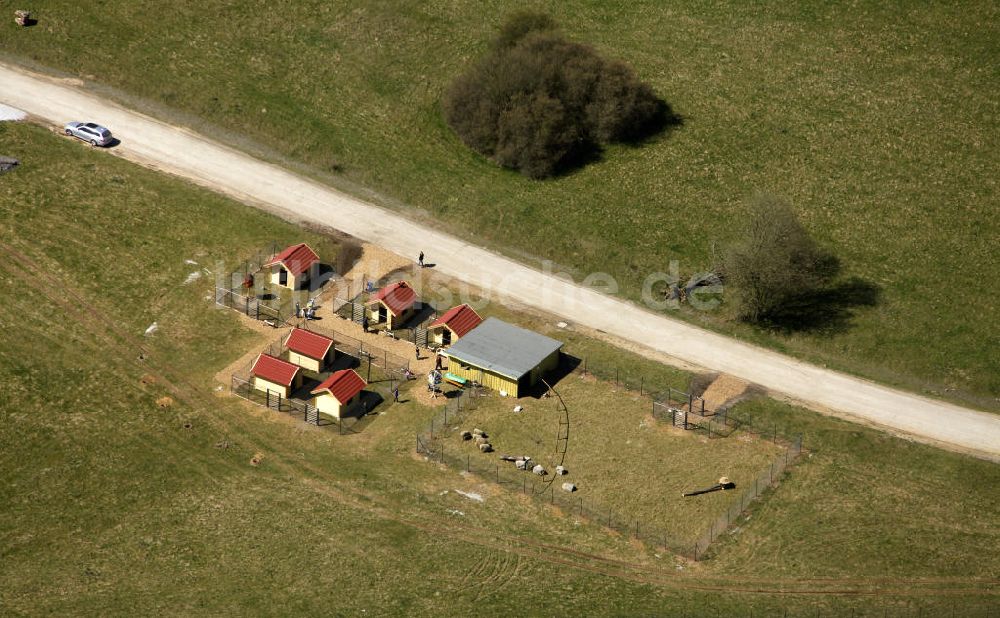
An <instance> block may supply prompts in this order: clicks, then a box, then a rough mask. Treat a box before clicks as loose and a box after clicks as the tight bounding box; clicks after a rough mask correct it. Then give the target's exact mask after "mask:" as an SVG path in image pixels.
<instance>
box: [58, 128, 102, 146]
mask: <svg viewBox="0 0 1000 618" xmlns="http://www.w3.org/2000/svg"><path fill="white" fill-rule="evenodd" d="M66 135H70V136H72V137H76V138H79V139H82V140H83V141H85V142H89V143H90V145H91V146H107V145H108V144H110V143H111V142H112V140H113V139H114V138H112V137H111V131H108V130H107V129H105V128H104V127H102V126H101V125H99V124H94V123H93V122H70V123H68V124H67V125H66Z"/></svg>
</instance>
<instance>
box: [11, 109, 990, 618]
mask: <svg viewBox="0 0 1000 618" xmlns="http://www.w3.org/2000/svg"><path fill="white" fill-rule="evenodd" d="M0 145H2V146H3V150H4V151H5V152H7V153H10V154H13V155H14V156H17V157H18V158H20V159H21V160H22V162H23V163H22V166H20V167H19V168H18V169H17V170H16V171H14V172H11V173H9V174H5V175H3V176H0V239H2V244H0V251H2V253H3V260H2V261H0V283H2V285H3V286H4V289H5V293H4V294H3V295H2V296H0V402H2V405H0V445H2V448H0V468H2V469H3V470H4V474H3V477H2V481H0V613H2V614H4V615H40V614H56V615H124V614H128V615H135V614H157V615H185V616H190V615H219V614H295V615H313V614H322V615H330V614H337V615H358V614H362V613H367V614H369V615H400V616H403V615H405V616H413V615H442V614H446V615H470V614H477V615H480V614H482V613H483V612H504V613H517V614H520V615H533V614H550V615H551V614H554V615H573V614H578V615H582V614H587V615H660V614H684V613H687V614H691V615H705V614H708V615H713V614H718V615H738V613H739V612H742V613H746V612H748V611H752V612H753V613H754V615H781V614H782V613H783V612H786V611H787V612H788V615H797V614H796V612H798V613H804V614H805V615H810V616H812V615H816V614H817V613H819V615H843V614H844V613H845V612H850V611H856V612H857V614H856V615H859V616H860V615H883V612H885V615H890V616H892V615H900V616H901V615H910V614H906V613H905V612H911V613H912V612H914V611H918V610H919V611H922V612H924V615H933V614H934V613H936V612H944V611H947V610H948V609H950V608H954V607H956V603H960V604H961V607H962V608H963V610H964V611H965V612H966V615H979V616H985V615H986V612H987V611H988V610H989V609H990V608H991V607H995V605H996V602H997V596H996V595H997V588H996V573H997V572H998V570H1000V562H998V561H1000V538H998V536H997V533H996V529H995V523H996V519H997V515H998V512H1000V503H998V496H997V495H996V492H991V491H987V489H988V488H990V487H995V486H996V485H997V483H998V482H1000V478H998V474H1000V472H998V467H997V466H995V465H993V464H989V463H986V462H982V461H978V460H974V459H970V458H966V457H962V456H959V455H955V454H951V453H946V452H943V451H939V450H935V449H932V448H930V447H925V446H920V445H913V444H910V443H907V442H904V441H902V440H898V439H895V438H891V437H888V436H886V435H884V434H881V433H878V432H874V431H872V430H869V429H865V428H861V427H858V426H854V425H849V424H846V423H843V422H840V421H836V420H832V419H829V418H825V417H821V416H819V415H816V414H813V413H810V412H806V411H803V410H800V409H796V408H788V407H784V406H780V405H778V404H774V403H771V402H767V401H759V402H748V403H746V404H742V405H753V406H756V408H755V416H756V415H757V414H761V415H771V416H773V418H774V420H775V422H778V423H779V424H780V425H782V426H787V428H788V431H790V432H791V431H795V430H796V429H800V430H802V431H804V432H805V434H806V441H805V443H806V447H807V448H809V449H811V450H812V453H813V455H812V457H809V458H807V459H805V460H804V461H803V462H802V463H801V464H800V465H799V466H797V467H795V468H794V469H793V471H792V472H791V474H790V475H789V476H788V477H787V478H786V479H785V480H784V482H783V483H782V485H781V486H780V487H779V488H778V489H777V490H776V491H775V492H774V494H773V495H771V496H770V497H769V498H768V500H767V501H765V502H762V503H760V504H756V505H754V506H753V507H752V508H751V509H750V510H749V512H748V514H749V516H750V517H749V519H748V521H746V522H745V523H743V524H741V525H740V527H739V529H738V532H735V533H734V534H732V535H731V539H729V540H726V541H723V542H720V543H718V544H717V545H715V546H713V550H712V552H713V555H712V558H711V559H710V560H708V561H704V562H699V563H689V562H686V561H683V560H680V559H677V558H674V557H672V556H670V555H657V554H656V553H654V550H653V549H652V548H645V547H641V546H636V545H633V544H632V543H629V542H627V541H625V540H623V539H620V538H617V537H615V536H613V535H609V534H607V533H606V532H604V531H603V530H602V529H601V528H600V526H598V525H595V524H592V523H590V522H587V521H579V520H576V519H574V518H573V517H569V516H567V515H565V514H563V513H559V512H558V511H556V510H553V509H550V508H548V507H546V506H545V505H544V504H541V503H539V502H536V501H532V500H530V499H527V498H525V497H523V496H519V495H517V494H516V493H514V492H508V491H504V490H501V489H499V488H497V487H495V486H493V485H492V484H490V483H488V482H485V481H483V480H481V479H477V478H474V477H473V478H468V477H464V476H462V475H460V474H458V473H457V472H456V471H454V470H448V469H444V468H441V467H440V466H438V465H436V464H433V463H429V462H426V461H423V460H422V459H421V458H419V457H416V456H415V455H414V453H413V436H414V433H415V432H416V431H417V429H418V428H420V427H423V426H424V425H425V424H426V422H427V421H428V419H430V418H431V417H432V416H433V414H434V412H435V411H434V410H431V409H429V408H426V407H423V406H421V405H420V404H418V403H416V402H415V401H410V402H409V403H402V404H390V405H387V406H385V407H384V408H383V409H382V410H381V411H382V412H383V414H381V415H380V416H378V417H375V418H374V419H373V421H372V422H371V423H370V424H368V425H367V427H366V428H365V430H364V431H363V432H362V433H360V434H357V435H353V436H340V435H338V434H337V433H336V432H334V431H328V430H321V429H317V428H314V427H311V426H307V425H304V424H301V423H299V422H297V421H293V420H291V419H289V418H288V417H286V416H283V415H278V414H275V413H272V412H270V411H267V410H265V409H263V408H258V407H253V406H249V405H247V404H245V403H244V402H242V401H239V400H236V399H234V398H232V397H229V396H227V395H226V393H225V392H220V391H218V390H217V388H218V387H219V385H218V384H216V383H215V382H214V380H213V376H214V374H215V373H216V372H217V371H219V370H220V369H221V368H222V367H225V366H226V365H228V364H230V363H232V362H233V361H235V360H236V359H238V358H239V357H240V356H242V355H243V354H244V353H245V352H246V351H248V350H250V349H253V348H254V347H255V346H261V345H263V344H264V343H266V342H269V340H270V339H269V337H270V336H271V333H268V334H267V335H261V334H259V333H257V332H255V331H251V330H249V329H247V328H245V327H244V326H243V325H242V323H241V322H240V319H239V316H237V315H236V313H235V312H232V311H227V310H217V309H215V308H214V306H213V303H212V302H211V299H210V298H206V296H207V295H208V292H209V290H210V286H211V281H210V278H209V277H208V276H207V275H206V276H205V277H203V278H201V279H199V280H196V281H194V282H191V283H189V284H187V285H185V284H183V281H184V280H185V279H186V278H187V276H188V275H189V273H190V271H191V268H192V266H191V265H190V264H187V263H186V262H185V260H188V259H191V260H195V261H198V262H199V263H200V264H215V263H216V262H217V261H225V262H228V263H235V262H237V261H238V260H240V259H241V258H242V257H245V256H246V255H248V254H249V253H250V252H252V251H256V249H257V248H258V247H260V246H264V245H266V244H267V243H268V242H270V241H272V240H276V241H278V242H290V241H292V240H298V239H305V240H309V241H310V242H314V243H316V245H315V246H321V247H324V248H323V249H322V250H321V253H325V252H332V251H335V250H336V242H335V241H332V240H329V239H325V238H322V237H317V236H315V235H314V234H312V233H310V232H307V231H304V230H301V229H297V228H295V227H294V226H291V225H289V224H287V223H284V222H281V221H279V220H277V219H275V218H274V217H271V216H269V215H267V214H264V213H261V212H258V211H256V210H254V209H251V208H248V207H244V206H241V205H239V204H237V203H234V202H232V201H230V200H227V199H223V198H221V197H218V196H216V195H213V194H211V193H208V192H206V191H203V190H201V189H198V188H195V187H192V186H189V185H186V184H183V183H180V182H178V181H176V180H175V179H172V178H169V177H165V176H160V175H157V174H156V173H154V172H151V171H148V170H145V169H141V168H138V167H136V166H134V165H132V164H130V163H128V162H125V161H122V160H119V159H117V158H115V157H112V156H109V154H108V153H106V152H101V151H97V150H93V149H90V148H87V147H85V146H83V145H81V144H79V143H77V142H74V141H70V140H67V139H63V138H60V137H57V136H53V135H51V134H49V133H48V132H46V131H45V130H43V129H40V128H38V127H33V126H30V125H20V124H0ZM81 175H87V176H88V177H91V178H97V179H100V180H101V181H102V183H103V184H104V185H106V191H104V192H103V193H101V194H100V195H99V196H97V197H95V196H94V192H93V191H91V190H90V188H89V186H88V185H84V184H80V183H73V182H68V180H69V179H74V178H78V177H80V176H81ZM119 186H120V187H123V188H121V189H119V188H117V187H119ZM153 321H156V322H157V323H158V325H159V330H158V331H156V332H155V333H154V334H152V335H150V336H148V337H145V336H143V332H144V331H145V329H146V327H147V326H148V325H149V324H150V323H151V322H153ZM140 349H142V350H144V351H145V354H144V358H143V359H139V358H138V354H139V350H140ZM595 349H596V348H595ZM620 354H621V355H622V358H623V361H622V362H623V363H630V362H634V361H631V360H630V359H629V358H628V357H627V355H625V353H624V352H622V353H620ZM643 362H645V361H643ZM597 384H598V385H600V384H603V383H597ZM592 388H597V386H596V385H594V386H592ZM608 389H609V390H608V391H605V393H608V392H610V386H609V387H608ZM583 394H586V393H583ZM165 398H169V399H165ZM404 399H409V398H404ZM577 405H579V406H581V407H582V406H585V405H587V402H586V401H580V402H578V403H577ZM623 422H624V421H623ZM682 437H683V436H682ZM722 443H724V441H721V440H720V441H716V444H722ZM651 446H652V444H651ZM713 446H714V445H713ZM595 448H596V447H595ZM258 454H259V455H261V456H262V461H261V464H260V465H258V466H253V465H251V463H250V459H251V457H253V456H254V455H258ZM714 474H715V472H714V471H712V476H714ZM456 489H461V490H463V491H469V492H478V493H481V494H482V495H483V497H484V500H485V501H484V502H482V503H479V502H475V501H472V500H469V499H466V498H463V497H462V496H460V495H458V494H456V492H455V491H454V490H456ZM831 547H835V548H836V549H837V551H835V552H831V551H830V548H831ZM827 578H833V579H827ZM841 578H848V579H841ZM858 578H861V579H858ZM867 578H873V579H871V580H869V579H867ZM845 590H848V591H849V590H863V591H867V592H864V593H863V594H856V593H851V592H845ZM873 590H875V591H877V592H874V593H873V592H871V591H873Z"/></svg>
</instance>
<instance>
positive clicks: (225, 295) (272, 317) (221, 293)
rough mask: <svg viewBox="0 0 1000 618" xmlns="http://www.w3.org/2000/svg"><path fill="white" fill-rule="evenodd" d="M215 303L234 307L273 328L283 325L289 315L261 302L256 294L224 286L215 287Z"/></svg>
mask: <svg viewBox="0 0 1000 618" xmlns="http://www.w3.org/2000/svg"><path fill="white" fill-rule="evenodd" d="M215 304H216V305H221V306H223V307H229V308H230V309H235V310H236V311H239V312H240V313H242V314H244V315H246V316H247V317H251V318H253V319H255V320H260V321H262V322H267V323H268V324H270V325H271V326H273V327H275V328H277V327H279V326H282V325H284V324H285V323H286V322H287V321H288V318H289V317H290V315H289V314H288V313H283V312H282V311H281V309H278V308H275V307H271V306H268V305H266V304H264V303H262V302H261V301H260V299H259V298H257V297H256V296H246V295H244V294H241V293H239V292H237V291H236V290H231V289H228V288H225V287H218V286H217V287H216V288H215Z"/></svg>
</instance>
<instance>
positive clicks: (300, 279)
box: [262, 243, 319, 290]
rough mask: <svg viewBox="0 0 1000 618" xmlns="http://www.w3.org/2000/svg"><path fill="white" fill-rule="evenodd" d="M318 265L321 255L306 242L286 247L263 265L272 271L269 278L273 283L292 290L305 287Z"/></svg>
mask: <svg viewBox="0 0 1000 618" xmlns="http://www.w3.org/2000/svg"><path fill="white" fill-rule="evenodd" d="M318 267H319V256H318V255H316V252H315V251H313V250H312V249H310V248H309V245H307V244H306V243H299V244H297V245H292V246H291V247H286V248H285V249H283V250H282V251H281V252H280V253H277V254H275V255H274V257H272V258H271V259H270V260H268V261H267V262H266V263H265V264H264V265H263V266H262V268H264V269H265V270H269V271H270V276H269V279H268V280H269V281H270V282H271V283H272V284H273V285H280V286H282V287H286V288H288V289H290V290H298V289H300V288H302V287H305V286H306V285H307V284H308V283H309V280H310V278H311V277H312V275H313V274H314V272H313V271H314V270H316V269H318Z"/></svg>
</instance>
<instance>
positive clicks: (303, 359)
mask: <svg viewBox="0 0 1000 618" xmlns="http://www.w3.org/2000/svg"><path fill="white" fill-rule="evenodd" d="M288 362H290V363H292V364H293V365H298V366H299V367H302V368H303V369H308V370H310V371H316V372H318V371H320V361H318V360H316V359H315V358H309V357H308V356H303V355H302V354H299V353H298V352H292V351H291V350H289V351H288Z"/></svg>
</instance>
